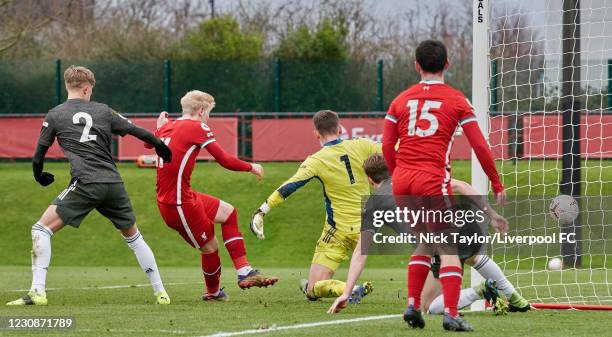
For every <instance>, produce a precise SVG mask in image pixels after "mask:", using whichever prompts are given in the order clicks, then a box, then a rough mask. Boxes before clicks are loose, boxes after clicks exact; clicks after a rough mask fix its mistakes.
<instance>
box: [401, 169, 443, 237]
mask: <svg viewBox="0 0 612 337" xmlns="http://www.w3.org/2000/svg"><path fill="white" fill-rule="evenodd" d="M392 181H393V195H394V196H395V197H396V202H397V206H398V207H408V208H410V209H416V210H418V209H420V208H421V207H422V208H424V209H426V210H440V211H445V210H447V209H449V208H450V206H451V200H450V199H447V197H444V196H452V195H453V191H452V189H451V186H450V177H449V178H445V177H440V176H439V175H436V174H432V173H430V172H426V171H421V170H409V169H403V168H399V167H397V168H396V169H395V170H394V171H393V178H392ZM398 197H399V198H398ZM419 197H423V198H419ZM446 229H449V224H447V223H446V224H445V223H441V222H421V223H417V224H416V225H415V226H414V227H413V230H415V231H417V232H425V231H427V232H430V233H436V232H440V231H444V230H446Z"/></svg>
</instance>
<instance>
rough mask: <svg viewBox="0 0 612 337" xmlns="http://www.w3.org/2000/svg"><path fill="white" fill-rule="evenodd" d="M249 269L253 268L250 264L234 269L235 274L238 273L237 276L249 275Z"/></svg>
mask: <svg viewBox="0 0 612 337" xmlns="http://www.w3.org/2000/svg"><path fill="white" fill-rule="evenodd" d="M251 270H253V268H252V267H251V266H245V267H242V268H240V269H238V270H236V274H238V276H247V275H249V273H250V272H251Z"/></svg>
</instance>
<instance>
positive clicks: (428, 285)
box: [421, 271, 444, 312]
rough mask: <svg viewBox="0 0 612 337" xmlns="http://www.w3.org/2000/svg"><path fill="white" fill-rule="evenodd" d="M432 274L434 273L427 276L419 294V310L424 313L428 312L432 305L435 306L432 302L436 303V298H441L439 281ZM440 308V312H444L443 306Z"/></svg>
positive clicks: (431, 272)
mask: <svg viewBox="0 0 612 337" xmlns="http://www.w3.org/2000/svg"><path fill="white" fill-rule="evenodd" d="M434 274H435V273H434V272H433V271H430V272H429V275H427V279H426V280H425V286H424V287H423V292H422V293H421V308H422V309H423V311H424V312H430V310H431V307H432V305H435V304H434V302H436V301H437V300H438V298H441V297H442V287H441V286H440V280H438V278H437V277H436V275H434ZM440 307H441V308H442V311H444V304H441V305H440Z"/></svg>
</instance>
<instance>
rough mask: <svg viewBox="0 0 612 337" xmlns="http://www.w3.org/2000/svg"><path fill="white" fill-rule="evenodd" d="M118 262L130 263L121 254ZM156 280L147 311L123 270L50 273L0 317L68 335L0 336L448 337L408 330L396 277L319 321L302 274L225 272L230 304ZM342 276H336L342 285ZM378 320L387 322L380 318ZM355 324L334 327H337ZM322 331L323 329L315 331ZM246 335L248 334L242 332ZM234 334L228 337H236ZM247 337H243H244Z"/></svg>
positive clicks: (487, 329) (478, 321) (176, 275)
mask: <svg viewBox="0 0 612 337" xmlns="http://www.w3.org/2000/svg"><path fill="white" fill-rule="evenodd" d="M125 255H126V260H127V259H128V258H129V256H127V255H129V254H128V252H125ZM161 271H162V276H163V277H164V279H165V282H166V284H167V287H166V288H167V290H168V292H169V294H170V296H171V297H172V304H171V305H169V306H160V305H155V304H154V298H153V296H152V293H151V289H150V287H149V285H148V284H147V280H146V277H145V276H144V275H143V274H142V272H141V271H140V270H139V268H138V266H137V265H136V264H135V263H134V265H133V266H131V267H55V268H52V269H51V270H50V273H49V280H48V285H49V287H50V290H49V291H48V292H47V296H48V299H49V305H48V306H46V307H17V308H15V307H4V306H2V307H0V316H48V315H58V316H72V317H74V318H75V321H76V324H75V328H74V329H72V330H63V331H57V332H50V331H45V332H33V331H25V332H12V331H11V332H8V331H0V336H5V335H6V336H8V335H15V336H37V335H40V336H42V335H44V336H209V335H215V334H217V336H224V335H223V334H221V333H223V332H225V333H242V334H244V333H246V332H247V331H248V330H258V333H257V334H256V335H259V336H408V335H410V336H447V335H448V332H445V331H443V330H442V326H441V316H426V318H425V320H426V323H427V326H426V327H425V329H424V330H419V331H413V330H412V329H409V328H408V326H407V325H406V324H405V323H404V322H403V321H402V319H401V316H400V314H401V313H402V312H403V309H404V303H405V301H406V299H405V292H406V290H405V289H406V288H405V277H406V275H405V271H404V268H392V269H391V268H385V269H377V268H369V269H366V271H365V272H364V275H363V278H362V279H363V280H371V281H372V282H373V283H374V292H373V293H372V294H371V295H370V296H368V297H366V298H365V299H364V301H363V303H362V304H359V305H353V306H349V307H348V308H346V309H345V310H344V311H343V312H341V313H340V314H337V315H328V314H326V310H327V308H328V306H329V305H330V304H331V303H332V302H331V300H330V299H328V300H320V301H317V302H309V301H307V300H306V299H305V298H304V296H303V295H302V294H301V292H300V291H299V289H298V280H299V279H300V278H301V277H304V276H305V274H306V273H307V269H305V268H265V272H267V273H271V274H274V275H277V276H279V277H280V281H279V283H278V284H277V285H275V286H273V287H269V288H263V289H250V290H240V289H239V288H238V287H237V285H236V280H235V275H234V272H233V270H232V269H231V268H228V267H226V268H224V275H223V278H222V285H223V286H225V287H226V288H225V289H226V291H227V292H228V294H229V296H230V301H229V302H214V303H209V302H203V301H201V300H200V295H201V293H202V287H203V286H202V281H201V276H200V271H199V268H197V266H194V267H192V268H189V267H166V268H163V269H162V270H161ZM0 273H1V274H2V275H3V276H2V279H3V280H2V290H0V299H1V300H2V301H6V300H9V299H13V298H14V297H17V296H20V295H21V294H22V293H23V291H16V290H18V289H23V288H27V285H28V284H29V278H30V273H29V268H28V267H27V266H20V267H14V266H12V267H0ZM345 274H346V271H345V270H343V271H341V272H340V273H339V276H340V277H344V276H345ZM387 315H393V316H389V317H384V316H387ZM465 317H466V319H467V320H468V321H469V322H470V323H471V324H472V325H473V326H474V328H475V330H476V331H475V332H474V333H470V334H469V335H470V336H487V337H490V336H520V337H524V336H555V337H556V336H564V335H572V336H605V335H609V329H610V328H611V327H612V325H611V323H610V314H609V312H605V311H599V312H596V311H555V310H539V311H532V312H528V313H510V314H508V315H507V316H493V314H492V313H491V312H477V313H471V312H466V313H465ZM355 319H363V320H361V321H359V320H356V321H349V322H342V320H355ZM323 324H327V325H323ZM250 332H251V333H253V332H254V331H250ZM242 334H237V335H238V336H240V335H242ZM227 335H230V334H227ZM248 335H251V334H248Z"/></svg>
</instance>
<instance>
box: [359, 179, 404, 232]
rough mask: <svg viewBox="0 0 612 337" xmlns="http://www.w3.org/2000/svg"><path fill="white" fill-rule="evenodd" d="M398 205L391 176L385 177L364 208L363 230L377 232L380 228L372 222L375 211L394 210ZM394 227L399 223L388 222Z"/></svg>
mask: <svg viewBox="0 0 612 337" xmlns="http://www.w3.org/2000/svg"><path fill="white" fill-rule="evenodd" d="M395 207H396V205H395V198H394V197H393V186H392V183H391V178H388V179H385V180H383V181H382V182H381V184H380V186H379V187H378V188H377V189H376V191H374V193H373V194H372V196H370V197H369V198H368V200H367V201H366V203H365V207H364V208H363V210H362V221H361V231H362V232H363V231H369V232H371V233H372V234H374V233H376V232H377V231H378V230H379V228H376V227H375V226H374V224H373V223H372V216H373V213H374V211H376V210H382V211H392V210H394V209H395ZM387 225H388V226H391V227H392V228H393V229H396V227H397V224H387Z"/></svg>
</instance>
